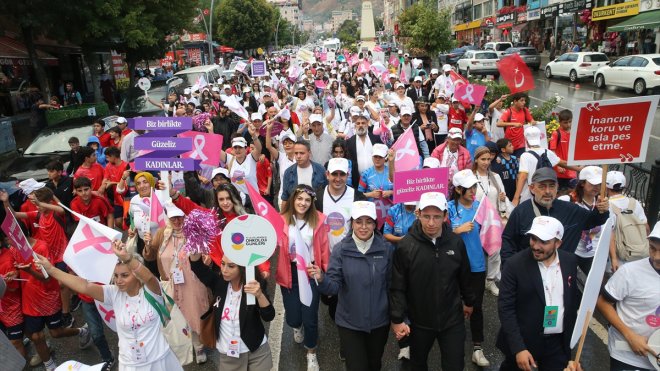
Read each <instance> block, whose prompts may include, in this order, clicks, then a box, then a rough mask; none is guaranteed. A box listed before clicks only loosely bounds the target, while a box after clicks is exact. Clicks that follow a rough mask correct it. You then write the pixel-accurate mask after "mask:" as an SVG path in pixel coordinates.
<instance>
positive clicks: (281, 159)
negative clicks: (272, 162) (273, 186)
mask: <svg viewBox="0 0 660 371" xmlns="http://www.w3.org/2000/svg"><path fill="white" fill-rule="evenodd" d="M295 163H296V162H295V161H294V160H289V158H288V157H287V156H286V152H283V151H280V154H279V155H278V156H277V164H278V166H279V167H280V184H284V173H285V172H286V169H288V168H289V167H291V166H292V165H293V164H295ZM282 190H283V188H282V187H280V191H279V193H278V194H277V199H278V200H281V199H282Z"/></svg>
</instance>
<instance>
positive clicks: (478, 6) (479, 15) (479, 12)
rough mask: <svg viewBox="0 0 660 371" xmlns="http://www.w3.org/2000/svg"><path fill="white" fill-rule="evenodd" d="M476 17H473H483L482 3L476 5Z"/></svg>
mask: <svg viewBox="0 0 660 371" xmlns="http://www.w3.org/2000/svg"><path fill="white" fill-rule="evenodd" d="M473 9H474V18H473V19H479V18H481V17H482V15H481V4H478V5H475V6H474V8H473Z"/></svg>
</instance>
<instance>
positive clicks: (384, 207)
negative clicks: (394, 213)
mask: <svg viewBox="0 0 660 371" xmlns="http://www.w3.org/2000/svg"><path fill="white" fill-rule="evenodd" d="M373 202H374V204H375V205H376V223H377V225H378V229H381V228H383V224H385V220H386V219H387V212H388V211H389V210H390V207H392V201H390V199H389V198H375V199H374V201H373Z"/></svg>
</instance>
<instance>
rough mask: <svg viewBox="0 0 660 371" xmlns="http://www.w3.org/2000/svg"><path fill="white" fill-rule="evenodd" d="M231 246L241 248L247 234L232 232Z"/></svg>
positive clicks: (236, 248)
mask: <svg viewBox="0 0 660 371" xmlns="http://www.w3.org/2000/svg"><path fill="white" fill-rule="evenodd" d="M231 242H232V244H231V247H233V248H234V250H241V249H242V248H243V247H244V246H245V244H244V243H243V242H245V236H243V234H242V233H232V235H231Z"/></svg>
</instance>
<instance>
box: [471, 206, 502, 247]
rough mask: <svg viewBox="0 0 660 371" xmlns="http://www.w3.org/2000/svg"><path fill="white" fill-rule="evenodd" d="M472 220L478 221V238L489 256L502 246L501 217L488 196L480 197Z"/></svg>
mask: <svg viewBox="0 0 660 371" xmlns="http://www.w3.org/2000/svg"><path fill="white" fill-rule="evenodd" d="M474 221H475V222H477V223H479V225H480V226H481V229H480V230H479V239H480V240H481V245H482V246H483V248H484V251H486V253H487V254H488V256H491V255H493V254H495V253H496V252H497V251H498V250H499V249H500V247H501V246H502V231H503V230H504V227H503V226H502V219H500V213H499V212H498V211H497V210H496V209H495V207H494V206H493V204H491V203H490V201H489V200H488V197H482V198H481V203H480V204H479V206H478V209H477V213H476V215H475V216H474Z"/></svg>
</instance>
